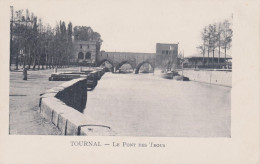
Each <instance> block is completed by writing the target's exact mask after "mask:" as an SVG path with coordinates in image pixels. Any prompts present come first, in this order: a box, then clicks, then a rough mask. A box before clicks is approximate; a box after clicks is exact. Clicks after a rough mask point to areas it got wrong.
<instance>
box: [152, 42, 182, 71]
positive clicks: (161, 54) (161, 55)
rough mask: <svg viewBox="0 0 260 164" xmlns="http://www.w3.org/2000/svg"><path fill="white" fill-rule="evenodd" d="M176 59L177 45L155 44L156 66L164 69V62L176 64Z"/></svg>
mask: <svg viewBox="0 0 260 164" xmlns="http://www.w3.org/2000/svg"><path fill="white" fill-rule="evenodd" d="M177 57H178V44H165V43H157V44H156V66H157V67H164V65H165V63H164V62H165V61H166V62H169V61H170V62H171V64H173V65H175V66H176V64H177Z"/></svg>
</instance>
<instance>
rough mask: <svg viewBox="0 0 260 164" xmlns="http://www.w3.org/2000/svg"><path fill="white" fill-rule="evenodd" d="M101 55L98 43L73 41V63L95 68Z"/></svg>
mask: <svg viewBox="0 0 260 164" xmlns="http://www.w3.org/2000/svg"><path fill="white" fill-rule="evenodd" d="M99 53H100V44H99V43H98V42H96V41H81V40H74V41H73V58H72V59H71V60H70V62H71V63H78V64H81V65H86V66H95V63H96V60H97V55H98V54H99Z"/></svg>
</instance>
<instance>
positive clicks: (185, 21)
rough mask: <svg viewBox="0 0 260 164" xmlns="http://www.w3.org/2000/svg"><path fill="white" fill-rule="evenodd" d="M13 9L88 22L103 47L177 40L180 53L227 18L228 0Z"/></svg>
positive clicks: (19, 4)
mask: <svg viewBox="0 0 260 164" xmlns="http://www.w3.org/2000/svg"><path fill="white" fill-rule="evenodd" d="M11 4H12V5H13V6H14V10H18V9H26V8H28V9H29V11H31V12H33V13H34V14H35V15H36V16H38V17H39V18H41V19H42V21H43V23H44V24H47V23H48V24H50V25H51V26H52V27H54V26H55V25H56V23H57V22H59V20H63V21H65V22H66V24H68V23H69V22H70V21H71V22H72V24H73V26H77V25H78V26H91V27H92V29H93V30H94V31H97V32H99V33H100V34H101V38H102V40H103V43H102V47H101V49H102V50H105V51H116V52H150V53H155V45H156V43H179V52H180V51H181V52H183V51H184V54H185V56H190V55H194V54H196V53H197V52H198V50H197V48H196V47H197V46H198V45H199V44H201V43H202V41H201V38H200V31H201V30H202V29H203V28H204V27H205V26H207V25H208V24H211V23H216V22H220V21H223V20H225V19H230V18H231V15H232V13H233V6H234V5H233V4H232V1H227V0H225V1H224V0H182V1H178V0H131V1H130V0H91V1H90V0H84V1H81V0H73V1H72V0H71V1H68V0H56V1H51V0H44V1H41V0H38V1H30V0H26V1H25V0H20V1H13V2H11Z"/></svg>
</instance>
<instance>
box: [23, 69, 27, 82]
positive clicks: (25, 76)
mask: <svg viewBox="0 0 260 164" xmlns="http://www.w3.org/2000/svg"><path fill="white" fill-rule="evenodd" d="M27 69H28V66H25V67H24V69H23V80H27Z"/></svg>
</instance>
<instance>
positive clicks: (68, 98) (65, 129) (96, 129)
mask: <svg viewBox="0 0 260 164" xmlns="http://www.w3.org/2000/svg"><path fill="white" fill-rule="evenodd" d="M86 99H87V78H78V79H73V80H70V81H67V82H65V83H63V84H62V85H60V86H57V87H54V88H52V89H49V90H47V91H45V93H43V94H42V95H41V97H40V102H39V110H40V113H41V114H42V115H43V117H44V118H46V119H47V120H49V121H51V122H52V123H53V124H54V125H55V126H57V127H58V129H60V130H61V133H62V134H63V135H113V133H112V131H111V129H110V127H107V126H104V125H102V124H101V123H100V122H97V121H96V120H93V119H92V118H90V117H88V116H86V115H84V114H83V113H82V111H83V109H84V108H85V105H86ZM83 106H84V108H83Z"/></svg>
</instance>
